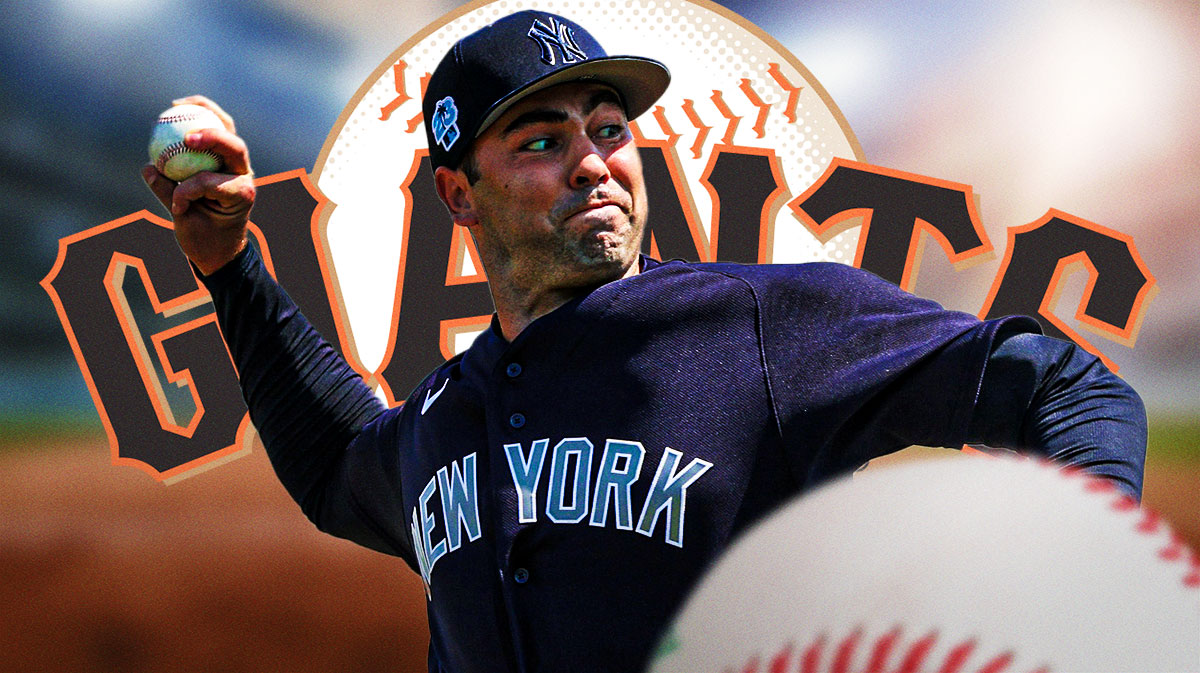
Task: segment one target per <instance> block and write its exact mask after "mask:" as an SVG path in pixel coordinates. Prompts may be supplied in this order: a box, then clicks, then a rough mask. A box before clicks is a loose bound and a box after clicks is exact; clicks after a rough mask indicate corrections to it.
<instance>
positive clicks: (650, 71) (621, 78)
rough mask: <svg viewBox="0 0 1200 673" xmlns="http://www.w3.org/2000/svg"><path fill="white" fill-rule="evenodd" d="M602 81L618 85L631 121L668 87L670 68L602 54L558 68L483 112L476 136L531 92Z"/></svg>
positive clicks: (634, 58)
mask: <svg viewBox="0 0 1200 673" xmlns="http://www.w3.org/2000/svg"><path fill="white" fill-rule="evenodd" d="M578 81H583V82H588V81H594V82H600V83H602V84H607V85H609V86H611V87H612V88H614V89H616V90H617V92H618V93H619V94H620V95H621V99H622V100H623V101H624V103H625V114H626V116H627V117H628V119H629V120H630V121H632V120H634V119H636V118H638V117H639V116H641V114H642V113H644V112H646V111H647V110H649V109H650V107H651V106H653V105H654V103H655V102H656V101H657V100H658V99H659V98H660V97H661V96H662V95H663V93H664V92H665V91H666V90H667V86H668V85H670V83H671V72H670V71H669V70H667V66H665V65H663V64H662V63H660V62H658V61H656V60H654V59H651V58H644V57H641V56H603V57H600V58H596V59H592V60H588V61H583V62H580V63H577V64H575V65H571V66H566V67H563V68H559V69H558V70H555V71H554V72H552V73H550V74H548V75H546V76H545V77H542V78H540V79H536V80H534V81H532V82H530V83H528V84H526V85H525V86H523V87H521V88H519V89H517V90H515V91H513V92H512V93H510V94H508V95H507V96H505V97H504V98H502V99H500V100H499V101H497V102H496V104H495V105H493V106H492V107H491V108H489V109H488V111H487V112H486V113H485V114H484V117H483V121H482V122H481V123H480V124H479V130H478V131H477V132H476V133H475V137H476V138H478V137H479V136H481V135H483V133H484V131H486V130H487V129H488V127H490V126H491V125H492V124H493V123H495V122H496V120H497V119H499V118H500V117H502V116H503V115H504V113H505V112H507V111H508V110H509V108H511V107H512V106H514V105H516V104H517V103H519V102H520V101H521V100H522V99H524V98H525V97H526V96H529V95H530V94H534V93H537V92H539V91H543V90H545V89H548V88H550V87H552V86H555V85H558V84H565V83H567V82H578Z"/></svg>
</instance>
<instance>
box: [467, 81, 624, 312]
mask: <svg viewBox="0 0 1200 673" xmlns="http://www.w3.org/2000/svg"><path fill="white" fill-rule="evenodd" d="M632 140H633V139H632V137H631V135H630V131H629V123H628V120H627V119H626V118H625V112H624V109H623V108H622V106H621V102H620V99H619V98H618V97H617V94H616V93H615V92H614V91H613V89H611V88H610V87H608V86H606V85H603V84H597V83H580V82H573V83H568V84H562V85H558V86H554V87H551V88H549V89H546V90H545V91H541V92H538V93H535V94H532V95H530V96H529V97H528V98H525V99H524V100H522V101H521V102H520V103H518V104H517V105H515V106H513V107H512V108H511V109H510V110H508V111H507V112H506V113H505V114H504V115H503V116H502V117H500V119H498V120H497V121H496V122H495V123H493V124H492V125H491V126H490V127H488V129H487V131H485V132H484V134H483V135H481V136H480V137H479V138H477V139H476V140H475V144H474V149H473V152H474V158H475V166H476V167H477V169H478V176H479V178H478V180H477V181H476V182H475V184H473V185H471V186H470V187H469V188H468V189H469V192H470V199H471V202H472V205H473V207H474V210H475V216H476V218H477V226H476V227H475V228H474V229H473V231H474V233H475V240H476V243H477V245H478V247H479V249H480V253H481V254H482V255H483V256H484V258H485V260H484V263H485V265H487V266H489V267H490V268H489V269H488V273H489V278H490V279H491V280H492V281H493V282H494V281H496V280H498V279H497V278H495V277H494V276H495V275H497V273H498V272H504V273H506V275H508V276H509V278H510V279H511V283H512V284H513V286H514V287H513V289H515V290H520V289H525V290H537V289H538V288H542V287H546V286H547V285H550V286H554V287H576V286H585V285H589V284H597V283H603V282H607V281H609V280H614V279H616V278H620V277H622V276H624V275H626V274H627V273H629V272H631V271H632V272H636V262H637V255H638V252H639V248H640V246H641V241H642V232H643V230H644V227H645V222H646V208H647V206H646V193H645V191H646V190H645V184H644V182H643V179H642V164H641V158H640V156H639V155H638V151H637V148H636V147H635V146H634V144H633V142H632ZM489 258H490V259H489Z"/></svg>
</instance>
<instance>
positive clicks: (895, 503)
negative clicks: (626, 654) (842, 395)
mask: <svg viewBox="0 0 1200 673" xmlns="http://www.w3.org/2000/svg"><path fill="white" fill-rule="evenodd" d="M651 668H652V670H654V671H689V672H692V673H702V672H704V671H734V672H739V673H740V672H759V671H761V672H762V673H768V672H774V671H789V672H791V671H806V672H817V671H822V672H831V671H847V672H860V673H861V672H865V671H887V672H892V671H930V672H933V671H959V672H962V673H965V672H967V671H971V672H978V671H1004V672H1006V673H1016V672H1018V671H1020V672H1029V671H1059V672H1066V671H1090V672H1097V671H1200V566H1198V565H1197V560H1196V556H1195V555H1194V553H1193V552H1192V551H1191V550H1189V549H1187V548H1186V547H1185V546H1184V545H1183V544H1182V543H1181V542H1179V540H1178V539H1177V538H1176V537H1174V536H1173V535H1172V533H1171V532H1170V531H1169V529H1168V528H1167V526H1166V525H1165V524H1164V523H1163V522H1162V521H1160V520H1159V519H1158V518H1157V517H1156V516H1155V515H1154V514H1153V513H1151V512H1148V511H1146V510H1144V509H1141V508H1139V507H1138V506H1137V505H1136V504H1135V503H1134V502H1133V501H1132V500H1131V499H1129V498H1127V497H1123V496H1121V495H1119V494H1118V493H1117V492H1116V491H1115V490H1114V489H1113V488H1112V487H1111V486H1110V485H1109V484H1108V483H1107V482H1100V481H1097V480H1094V479H1092V478H1089V477H1084V476H1081V475H1078V474H1064V473H1061V472H1059V471H1057V470H1055V469H1053V468H1051V467H1049V466H1047V465H1045V464H1042V463H1038V462H1034V461H1023V460H1018V459H1012V458H1005V459H993V458H978V457H976V458H967V457H964V458H961V459H958V460H947V461H927V462H920V463H914V464H907V465H899V466H896V467H891V468H886V469H880V470H875V471H870V470H869V471H867V472H865V473H863V474H861V475H859V476H857V477H855V478H853V479H851V478H846V479H844V480H840V481H836V482H832V483H831V484H829V485H827V486H825V487H822V488H819V489H817V490H815V491H813V492H812V493H811V494H809V495H807V496H805V497H802V498H800V499H798V500H796V501H795V502H793V503H791V504H789V505H788V506H786V507H785V508H783V509H782V510H780V511H779V512H778V513H777V514H775V515H773V516H772V517H770V518H769V519H767V520H766V521H765V522H764V523H762V524H761V525H759V526H756V527H755V528H754V529H752V530H751V531H749V532H748V533H747V534H746V535H745V536H744V537H743V538H741V539H740V541H738V542H736V543H735V544H734V545H733V547H732V548H731V549H730V551H729V552H728V553H727V554H726V555H725V556H724V557H722V559H721V560H720V561H719V562H718V563H717V564H716V565H715V566H714V568H713V569H712V570H711V571H710V572H709V574H708V575H707V576H706V578H705V579H704V580H703V582H702V583H701V584H700V586H699V587H698V588H697V590H696V592H695V593H694V594H693V595H692V596H691V598H690V599H689V600H688V601H687V603H686V604H685V606H684V608H683V610H682V612H681V613H680V614H679V615H678V616H677V619H676V621H675V623H674V625H673V627H672V628H671V630H670V631H668V632H667V634H666V635H665V637H664V639H663V641H662V643H661V644H660V647H659V650H658V653H657V654H656V656H655V659H654V661H653V662H652V666H651Z"/></svg>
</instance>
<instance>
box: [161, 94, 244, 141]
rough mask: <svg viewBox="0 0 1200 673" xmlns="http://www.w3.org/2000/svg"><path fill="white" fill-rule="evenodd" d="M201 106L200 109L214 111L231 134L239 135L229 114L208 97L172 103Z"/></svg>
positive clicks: (185, 98) (196, 97)
mask: <svg viewBox="0 0 1200 673" xmlns="http://www.w3.org/2000/svg"><path fill="white" fill-rule="evenodd" d="M185 104H187V105H199V106H200V107H204V108H208V109H209V110H212V112H213V114H215V115H217V117H219V118H220V119H221V123H222V124H224V125H225V128H226V129H228V131H229V132H230V133H237V127H235V126H234V124H233V117H231V116H229V113H228V112H226V111H224V110H222V109H221V106H220V105H217V104H216V103H214V102H213V101H212V100H210V99H209V98H208V97H207V96H184V97H183V98H176V99H175V100H173V101H171V105H185Z"/></svg>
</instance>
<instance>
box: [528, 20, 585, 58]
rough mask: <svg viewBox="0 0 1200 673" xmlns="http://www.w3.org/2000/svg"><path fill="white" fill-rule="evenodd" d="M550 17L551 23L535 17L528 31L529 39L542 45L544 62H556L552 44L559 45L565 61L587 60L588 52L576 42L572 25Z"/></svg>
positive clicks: (559, 50)
mask: <svg viewBox="0 0 1200 673" xmlns="http://www.w3.org/2000/svg"><path fill="white" fill-rule="evenodd" d="M549 18H550V23H549V24H547V23H543V22H542V21H541V19H534V20H533V25H531V26H529V32H528V33H526V36H527V37H529V39H531V40H533V41H534V42H537V43H538V46H539V47H541V50H542V54H541V57H542V62H543V63H545V64H546V65H554V64H555V61H554V50H553V49H551V47H552V46H554V47H558V52H559V54H561V55H562V62H563V63H578V62H580V61H586V60H587V58H588V57H587V54H585V53H584V52H583V50H582V49H580V48H579V45H578V44H577V43H576V42H575V31H573V30H571V26H569V25H567V24H566V23H562V22H560V21H559V20H558V19H556V18H555V17H553V16H551V17H549Z"/></svg>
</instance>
